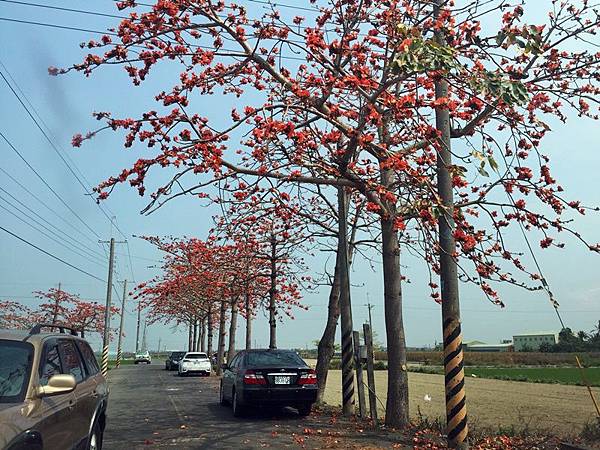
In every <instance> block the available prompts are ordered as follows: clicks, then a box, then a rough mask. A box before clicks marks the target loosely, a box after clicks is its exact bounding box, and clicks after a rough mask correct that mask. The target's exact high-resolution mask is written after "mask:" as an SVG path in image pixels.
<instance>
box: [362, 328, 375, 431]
mask: <svg viewBox="0 0 600 450" xmlns="http://www.w3.org/2000/svg"><path fill="white" fill-rule="evenodd" d="M363 334H364V337H365V345H366V346H367V383H368V385H369V410H370V411H371V420H372V421H373V425H377V395H376V394H375V367H374V366H375V363H374V355H373V335H372V334H371V326H370V325H369V324H368V323H365V324H363Z"/></svg>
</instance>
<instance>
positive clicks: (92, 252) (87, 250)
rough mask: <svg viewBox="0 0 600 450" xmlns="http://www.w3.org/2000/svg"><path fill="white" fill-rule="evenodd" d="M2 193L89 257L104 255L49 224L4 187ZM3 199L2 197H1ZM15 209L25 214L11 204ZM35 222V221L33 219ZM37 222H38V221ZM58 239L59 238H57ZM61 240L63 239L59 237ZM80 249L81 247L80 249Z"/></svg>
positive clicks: (1, 189) (0, 189)
mask: <svg viewBox="0 0 600 450" xmlns="http://www.w3.org/2000/svg"><path fill="white" fill-rule="evenodd" d="M0 191H2V192H4V193H5V194H6V195H8V196H9V197H10V198H12V199H13V200H14V201H15V202H17V203H18V204H19V205H21V206H22V207H23V208H25V209H26V210H27V211H29V212H30V213H31V214H33V215H34V216H36V217H37V218H38V219H40V220H41V221H42V222H44V223H46V224H47V225H49V226H50V227H52V228H54V229H55V230H56V231H58V232H59V233H61V234H62V235H63V236H65V237H66V238H67V239H70V240H71V241H73V242H75V244H77V245H79V246H81V247H83V248H81V249H80V250H81V251H83V252H85V253H87V254H88V255H89V256H91V257H92V258H98V256H100V257H102V255H101V254H100V253H98V252H97V251H96V250H94V249H92V248H90V247H88V246H87V245H85V244H84V243H83V242H81V241H79V240H77V239H75V238H74V237H72V236H70V235H69V234H67V233H65V232H64V231H62V230H61V229H60V228H58V227H57V226H56V225H54V224H53V223H51V222H49V221H48V220H46V219H45V218H44V217H42V216H41V215H39V214H38V213H37V212H35V211H34V210H33V209H31V208H30V207H29V206H27V205H26V204H24V203H23V202H22V201H20V200H19V199H18V198H16V197H15V196H14V195H12V194H11V193H10V192H8V191H7V190H5V189H3V188H2V187H0ZM0 198H1V197H0ZM4 201H5V202H6V203H8V204H10V202H8V200H6V199H4ZM10 205H11V206H12V207H13V208H15V209H16V210H18V211H19V212H21V214H25V213H23V212H22V211H20V210H19V209H18V208H17V207H16V206H14V205H12V204H10ZM32 220H34V219H32ZM36 222H37V221H36ZM57 237H58V236H57ZM59 239H62V238H60V237H59ZM78 248H79V247H78Z"/></svg>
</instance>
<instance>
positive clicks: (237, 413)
mask: <svg viewBox="0 0 600 450" xmlns="http://www.w3.org/2000/svg"><path fill="white" fill-rule="evenodd" d="M231 406H232V408H233V417H244V414H245V412H246V408H244V407H243V406H242V405H240V402H239V399H238V395H237V392H235V390H234V391H233V394H232V395H231Z"/></svg>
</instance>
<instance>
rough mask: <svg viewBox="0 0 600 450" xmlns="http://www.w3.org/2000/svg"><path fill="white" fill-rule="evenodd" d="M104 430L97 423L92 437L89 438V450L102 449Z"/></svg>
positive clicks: (91, 434)
mask: <svg viewBox="0 0 600 450" xmlns="http://www.w3.org/2000/svg"><path fill="white" fill-rule="evenodd" d="M102 434H103V433H102V428H101V427H100V424H99V423H97V422H96V423H95V424H94V426H93V428H92V432H91V433H90V437H89V438H88V443H87V447H86V449H87V450H101V449H102V437H103V436H102Z"/></svg>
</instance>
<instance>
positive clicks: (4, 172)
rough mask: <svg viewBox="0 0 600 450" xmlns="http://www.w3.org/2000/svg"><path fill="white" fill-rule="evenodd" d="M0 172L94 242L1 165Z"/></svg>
mask: <svg viewBox="0 0 600 450" xmlns="http://www.w3.org/2000/svg"><path fill="white" fill-rule="evenodd" d="M0 172H2V173H3V174H4V175H5V176H7V177H8V178H10V179H11V180H12V181H13V183H15V184H16V185H17V186H19V187H20V188H21V189H23V190H24V191H25V192H27V193H28V194H29V195H30V196H31V197H33V198H34V199H35V200H37V202H38V203H39V204H41V205H42V206H43V207H44V208H46V209H47V210H48V211H50V212H51V213H52V214H54V215H55V216H56V217H58V218H59V219H60V220H62V221H63V222H64V223H65V224H66V225H68V226H69V227H71V229H72V230H74V231H77V232H78V233H79V234H80V235H81V236H82V237H84V238H86V239H88V240H89V241H90V242H96V241H94V240H93V239H92V238H91V237H89V236H88V235H87V234H85V233H84V232H83V231H81V228H77V227H76V226H74V225H73V224H72V223H71V222H69V221H68V220H67V219H65V218H64V217H63V216H62V215H61V214H59V213H58V212H57V211H55V210H54V209H52V208H50V206H48V204H47V203H46V202H44V201H43V200H41V199H40V198H39V197H38V196H37V195H35V194H34V193H33V192H31V191H30V190H29V189H28V188H27V187H26V186H24V185H23V183H21V182H19V180H17V179H16V178H15V177H13V176H12V175H11V174H10V173H9V172H7V171H6V170H4V169H3V168H2V167H0Z"/></svg>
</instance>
